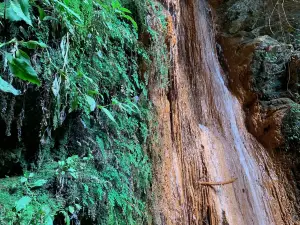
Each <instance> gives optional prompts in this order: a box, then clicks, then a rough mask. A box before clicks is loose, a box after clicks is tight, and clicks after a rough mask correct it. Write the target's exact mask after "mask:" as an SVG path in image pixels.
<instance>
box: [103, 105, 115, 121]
mask: <svg viewBox="0 0 300 225" xmlns="http://www.w3.org/2000/svg"><path fill="white" fill-rule="evenodd" d="M98 108H99V109H101V110H102V112H104V113H105V114H106V115H107V117H108V118H109V119H110V120H111V121H113V122H115V123H117V121H116V120H115V118H114V116H113V115H112V114H111V112H110V111H109V110H108V109H106V108H105V107H103V106H98Z"/></svg>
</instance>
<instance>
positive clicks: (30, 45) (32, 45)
mask: <svg viewBox="0 0 300 225" xmlns="http://www.w3.org/2000/svg"><path fill="white" fill-rule="evenodd" d="M20 45H22V46H23V47H25V48H29V49H36V48H37V47H41V48H47V45H46V44H45V43H43V42H38V41H27V42H23V41H21V42H20Z"/></svg>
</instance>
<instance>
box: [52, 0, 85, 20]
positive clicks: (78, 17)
mask: <svg viewBox="0 0 300 225" xmlns="http://www.w3.org/2000/svg"><path fill="white" fill-rule="evenodd" d="M53 1H54V2H56V3H57V4H59V5H60V6H62V7H63V8H64V9H65V10H66V11H67V12H68V13H69V14H70V15H72V16H74V17H75V18H76V19H78V21H79V22H80V23H83V21H82V19H81V18H80V16H79V15H78V14H77V13H75V12H74V11H73V10H72V9H70V8H69V7H68V6H67V5H65V4H64V3H62V2H60V1H58V0H53Z"/></svg>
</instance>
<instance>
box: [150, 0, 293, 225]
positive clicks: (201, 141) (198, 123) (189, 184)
mask: <svg viewBox="0 0 300 225" xmlns="http://www.w3.org/2000/svg"><path fill="white" fill-rule="evenodd" d="M168 3H170V4H172V11H173V13H174V14H173V15H172V18H173V20H174V21H173V24H174V29H173V30H174V36H175V37H176V39H177V40H176V44H175V45H174V47H173V48H172V49H170V50H171V52H172V60H173V64H172V65H173V66H172V70H171V71H170V74H169V76H170V81H171V84H170V87H169V90H168V91H166V90H162V89H158V88H155V85H152V84H151V83H150V86H152V87H153V88H150V97H151V100H152V101H153V103H154V107H155V109H156V112H157V117H158V119H159V124H158V127H157V129H158V131H159V134H160V135H159V144H157V145H155V144H154V145H153V146H152V154H153V165H154V168H153V169H154V173H153V174H154V181H153V190H152V191H153V193H155V194H154V197H153V207H152V208H153V213H154V224H232V225H235V224H239V225H240V224H241V225H244V224H245V225H248V224H249V225H250V224H253V225H254V224H255V225H256V224H262V225H263V224H266V225H269V224H291V225H292V224H297V223H299V217H298V215H297V212H298V211H297V210H298V208H297V203H296V202H297V201H296V200H297V197H296V194H295V193H296V190H297V189H296V188H295V185H296V184H295V185H290V182H289V179H290V178H292V179H295V175H293V174H292V173H288V172H286V171H285V170H288V169H287V168H288V167H287V166H286V165H285V164H284V162H285V161H277V160H275V159H276V158H277V157H279V156H276V157H275V156H273V155H272V154H271V153H270V152H268V151H266V149H265V148H264V147H263V146H262V145H261V144H260V143H259V142H258V141H257V139H256V138H258V139H259V140H262V139H266V138H267V137H264V135H265V133H264V131H265V130H267V129H269V132H267V134H268V135H269V136H270V137H269V138H270V139H272V140H273V141H272V142H270V143H269V142H268V143H267V144H269V145H270V146H275V145H279V144H280V143H282V135H281V132H280V130H281V123H280V121H281V118H280V116H282V117H284V115H285V112H286V110H288V105H289V104H290V100H289V99H286V98H283V97H281V99H280V100H278V101H272V99H271V98H270V99H265V100H264V102H263V103H262V100H260V99H259V98H258V95H257V93H256V92H255V91H254V90H253V86H252V79H253V77H252V70H251V68H252V67H251V63H252V62H253V57H254V53H255V50H256V48H257V47H258V46H259V44H261V43H263V41H262V40H255V43H252V39H251V38H252V37H244V36H241V35H240V36H235V37H233V38H232V36H231V35H227V37H226V35H225V37H221V38H219V39H220V41H219V42H220V43H221V46H222V49H221V50H222V51H223V54H224V57H221V56H220V57H219V59H222V58H223V60H222V64H224V65H228V67H227V69H228V71H225V72H223V71H222V69H221V67H220V65H219V62H218V57H217V50H216V48H215V40H214V39H215V38H214V35H213V30H214V29H215V25H214V24H213V23H212V22H210V21H211V20H210V19H211V16H212V15H214V11H211V10H210V9H209V6H208V5H207V4H206V2H205V1H201V0H199V1H198V0H188V1H175V0H174V1H168V2H167V1H166V10H167V9H168ZM215 4H219V3H218V2H216V3H215ZM174 15H175V16H174ZM170 46H171V45H170ZM226 47H228V49H226ZM232 65H234V66H232ZM226 72H228V74H227V75H228V76H229V79H228V81H227V79H226V78H227V77H226ZM227 85H228V87H229V88H230V89H231V90H232V93H233V95H232V94H231V93H230V92H229V91H228V88H227ZM235 96H236V97H237V98H236V97H235ZM240 103H242V105H241V104H240ZM255 104H256V105H257V107H254V106H255ZM252 108H253V109H252ZM243 109H244V110H243ZM251 110H252V111H253V112H250V111H251ZM271 112H272V113H271ZM246 115H247V116H246ZM249 115H255V117H254V116H251V117H249ZM252 117H253V121H251V118H252ZM277 120H279V121H277ZM251 124H252V129H253V130H254V131H253V132H252V133H253V134H254V133H255V132H256V133H257V135H255V137H254V136H253V135H251V134H250V133H249V132H248V130H250V129H249V127H251ZM246 125H247V126H248V129H247V127H246ZM269 126H270V128H268V127H269ZM278 132H279V134H278ZM260 135H261V136H262V137H261V138H259V137H260ZM273 136H276V137H277V138H274V137H273ZM260 142H261V141H260ZM283 155H284V154H283ZM294 167H295V168H297V166H296V165H294ZM288 171H290V170H288ZM292 176H293V177H292ZM231 180H234V181H233V182H228V181H231ZM208 183H209V184H220V183H221V184H224V185H217V186H213V185H206V184H208ZM203 184H205V185H203Z"/></svg>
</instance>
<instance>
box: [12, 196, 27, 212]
mask: <svg viewBox="0 0 300 225" xmlns="http://www.w3.org/2000/svg"><path fill="white" fill-rule="evenodd" d="M30 202H31V198H30V197H29V196H24V197H22V198H21V199H19V200H18V201H16V203H15V207H16V211H17V212H20V211H21V210H22V209H25V208H26V207H27V206H28V205H29V203H30Z"/></svg>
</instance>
